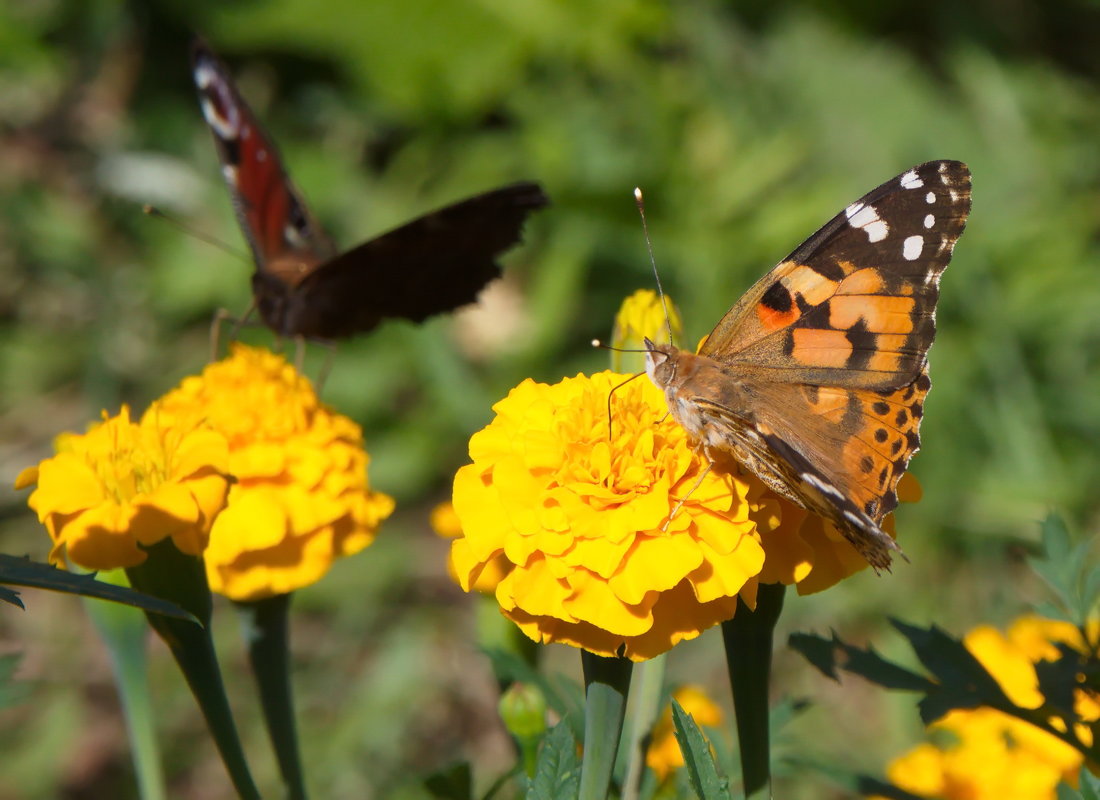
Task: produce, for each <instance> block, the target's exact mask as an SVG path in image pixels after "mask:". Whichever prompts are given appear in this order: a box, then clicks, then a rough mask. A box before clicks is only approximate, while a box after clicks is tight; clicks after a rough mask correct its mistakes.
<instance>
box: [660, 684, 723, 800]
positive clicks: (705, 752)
mask: <svg viewBox="0 0 1100 800" xmlns="http://www.w3.org/2000/svg"><path fill="white" fill-rule="evenodd" d="M672 724H673V725H674V726H675V729H676V741H677V742H679V744H680V752H681V753H683V754H684V767H685V769H687V774H688V780H689V781H690V782H691V789H692V791H693V792H695V796H696V797H697V798H699V800H729V798H730V787H729V778H727V777H726V776H725V775H722V774H721V773H720V772H719V771H718V765H717V764H716V763H715V762H714V755H713V754H712V753H711V750H710V742H708V741H707V737H706V736H704V735H703V732H702V731H701V730H699V726H698V725H696V724H695V719H694V718H693V717H692V716H691V714H688V713H687V712H686V711H684V709H683V708H682V707H681V706H680V704H679V703H677V702H676V701H675V700H673V701H672Z"/></svg>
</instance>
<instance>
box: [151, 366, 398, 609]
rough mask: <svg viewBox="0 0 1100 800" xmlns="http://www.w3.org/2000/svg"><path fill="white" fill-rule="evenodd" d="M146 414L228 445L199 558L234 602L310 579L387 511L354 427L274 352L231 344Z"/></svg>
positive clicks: (355, 547) (359, 543)
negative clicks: (221, 498) (224, 479)
mask: <svg viewBox="0 0 1100 800" xmlns="http://www.w3.org/2000/svg"><path fill="white" fill-rule="evenodd" d="M145 416H146V417H147V418H151V419H158V418H159V419H172V420H196V421H197V420H202V421H203V422H205V423H207V424H208V425H210V427H212V428H214V429H215V430H217V431H219V432H221V433H222V434H223V435H224V436H225V437H226V439H227V440H228V442H229V464H230V470H231V471H232V473H233V475H234V477H235V478H236V483H235V484H234V485H233V488H232V489H231V491H230V493H229V505H228V507H227V508H226V510H225V512H224V513H222V514H221V516H219V518H218V520H217V521H216V523H215V525H214V527H213V529H212V530H211V532H210V543H209V546H208V547H207V549H206V552H205V559H206V574H207V579H208V580H209V582H210V588H211V589H212V590H213V591H215V592H218V593H220V594H224V595H226V596H227V597H230V598H232V599H233V600H241V601H245V600H257V599H261V598H264V597H269V596H272V595H276V594H284V593H286V592H291V591H293V590H295V589H300V588H301V587H303V586H307V585H309V584H310V583H313V582H314V581H316V580H318V579H319V578H321V577H322V576H323V575H324V574H325V573H326V572H327V571H328V569H329V567H331V566H332V563H333V561H334V560H335V559H336V558H338V557H340V556H347V555H351V554H353V553H356V552H358V551H359V550H362V549H363V548H364V547H366V546H367V545H369V544H370V543H371V542H372V541H374V536H375V533H376V531H377V529H378V526H379V524H381V522H382V520H384V519H385V518H386V517H388V516H389V515H390V513H391V512H392V511H393V500H392V499H391V498H390V497H388V496H387V495H384V494H381V493H379V492H374V491H371V488H370V484H369V483H368V481H367V464H368V457H367V453H366V451H364V449H363V435H362V431H361V430H360V428H359V426H358V425H356V424H355V423H354V422H352V421H351V420H350V419H348V418H347V417H345V416H342V415H340V414H337V413H335V412H334V411H332V410H331V409H330V408H328V407H327V406H325V405H324V404H322V403H321V402H320V400H318V398H317V395H316V393H315V392H314V391H313V387H312V385H311V384H310V383H309V381H308V380H307V379H306V378H304V377H303V376H302V375H300V374H299V373H298V372H297V370H295V369H294V368H293V367H292V366H291V365H290V364H288V363H287V362H286V360H285V359H284V358H283V357H282V356H278V355H275V354H273V353H271V352H268V351H266V350H262V349H257V348H251V347H246V346H244V345H240V344H237V345H234V347H233V349H232V352H231V353H230V355H229V357H228V358H226V359H224V360H222V361H219V362H217V363H214V364H210V365H209V366H207V367H206V369H205V370H203V372H202V374H201V375H199V376H193V377H190V378H186V379H185V380H184V381H183V382H182V383H181V384H180V385H179V386H178V387H177V388H176V389H174V390H172V391H171V392H169V393H168V394H167V395H165V396H164V397H163V398H161V399H160V400H159V401H157V403H155V404H154V405H153V406H152V407H151V408H150V409H149V411H147V412H146V415H145Z"/></svg>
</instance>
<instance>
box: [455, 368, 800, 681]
mask: <svg viewBox="0 0 1100 800" xmlns="http://www.w3.org/2000/svg"><path fill="white" fill-rule="evenodd" d="M626 377H628V376H623V375H618V374H615V373H610V372H604V373H599V374H596V375H593V376H591V377H587V376H584V375H578V376H577V377H576V378H567V379H565V380H563V381H561V382H560V383H557V384H555V385H553V386H547V385H545V384H540V383H535V382H534V381H531V380H527V381H524V382H523V383H521V384H520V385H519V386H517V387H516V388H514V389H513V390H512V391H511V392H510V393H509V395H508V396H507V397H506V398H505V399H504V400H501V401H500V402H499V403H497V404H496V405H495V406H494V411H495V412H496V418H495V419H494V420H493V421H492V422H491V423H490V424H489V426H488V427H486V428H484V429H483V430H481V431H480V432H478V433H476V434H474V436H473V437H472V438H471V440H470V457H471V459H472V460H473V463H472V464H469V465H467V466H465V467H463V468H462V469H460V470H459V471H458V473H457V475H456V476H455V484H454V507H455V511H456V513H457V514H458V517H459V520H460V521H461V524H462V530H463V536H462V537H460V538H458V539H456V540H455V542H454V544H453V545H452V555H453V559H454V564H455V568H456V570H457V572H458V578H459V582H460V584H461V585H462V587H463V588H464V589H466V590H467V591H469V589H470V587H471V585H472V584H473V583H474V581H476V579H477V578H478V576H479V575H480V573H481V572H482V571H483V570H484V569H485V568H486V566H487V565H488V564H489V563H490V562H491V561H492V560H493V559H494V558H496V557H498V556H500V555H503V556H504V557H505V558H506V559H507V560H508V562H509V563H510V564H511V571H510V572H508V574H507V575H506V576H505V577H504V578H503V579H502V580H501V581H500V583H499V584H498V585H497V589H496V596H497V601H498V602H499V603H500V606H501V609H502V610H503V612H504V614H505V615H506V616H507V617H508V618H509V619H511V620H513V621H514V622H515V623H516V624H517V625H518V626H519V627H520V628H521V630H523V631H524V633H526V634H527V635H528V636H529V637H531V638H532V639H534V640H536V641H541V642H564V643H567V644H572V645H574V646H577V647H583V648H584V649H586V650H589V651H591V652H593V653H596V654H599V655H606V656H610V655H614V654H619V653H621V654H623V655H625V656H626V657H628V658H631V659H633V660H643V659H646V658H651V657H653V656H655V655H658V654H660V653H662V652H664V651H666V650H668V649H669V648H670V647H672V646H673V645H674V644H676V643H677V642H679V641H681V640H682V639H691V638H694V637H696V636H698V635H699V634H700V633H701V632H702V631H704V630H706V629H707V628H709V627H710V626H712V625H715V624H717V623H718V622H721V621H723V620H725V619H729V618H730V617H732V616H733V612H734V609H735V607H736V602H737V597H738V595H739V594H741V595H742V596H743V597H745V598H746V601H747V602H748V603H749V604H750V606H751V605H753V604H754V603H755V590H756V583H755V578H756V576H757V575H758V574H759V572H760V569H761V567H762V566H763V562H764V550H763V548H762V547H761V544H760V540H761V533H762V532H766V531H768V530H770V529H771V528H772V527H774V526H775V524H776V523H777V522H778V515H777V510H776V508H777V507H776V504H775V502H774V501H773V500H770V499H766V498H762V497H761V496H760V494H759V492H757V491H756V490H755V487H754V486H753V485H750V484H749V483H748V482H747V481H745V480H744V479H742V478H740V477H737V476H735V475H733V474H728V473H720V472H719V471H717V470H712V471H710V472H709V473H708V474H706V475H705V476H703V477H702V480H701V482H700V476H701V475H702V473H703V471H704V469H705V464H704V462H703V461H702V460H701V459H700V458H698V457H697V456H696V454H695V453H693V452H692V450H691V448H690V447H689V446H688V444H687V434H686V433H685V432H684V430H683V428H681V427H680V426H679V425H677V424H676V423H675V422H674V421H673V420H672V419H671V418H668V417H667V415H666V414H665V411H664V400H663V399H662V396H661V394H660V392H659V391H658V390H657V389H656V388H655V387H654V386H652V384H650V383H649V382H648V381H634V382H631V383H629V384H627V385H625V386H622V387H621V388H620V389H619V390H618V391H616V392H615V394H614V398H613V401H612V417H611V424H610V430H609V420H608V414H607V399H608V395H609V393H610V392H611V389H612V387H614V386H616V385H618V384H620V383H622V381H623V380H625V379H626ZM697 483H698V486H696V484H697ZM692 487H695V488H694V490H692ZM685 496H686V501H685V502H684V503H683V505H682V506H680V508H679V509H678V510H677V513H676V514H675V516H673V517H672V518H671V520H670V519H669V515H670V513H671V512H672V511H673V509H674V508H675V507H676V506H677V504H678V502H679V500H680V499H681V498H684V497H685Z"/></svg>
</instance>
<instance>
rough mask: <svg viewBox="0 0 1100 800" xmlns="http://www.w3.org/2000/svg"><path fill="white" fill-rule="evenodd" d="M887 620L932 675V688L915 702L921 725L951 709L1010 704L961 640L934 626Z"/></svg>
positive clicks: (995, 682) (1008, 705) (1005, 705)
mask: <svg viewBox="0 0 1100 800" xmlns="http://www.w3.org/2000/svg"><path fill="white" fill-rule="evenodd" d="M891 622H892V623H893V625H894V627H895V628H897V629H898V630H899V631H900V632H901V633H902V635H904V636H905V638H907V639H908V640H909V644H910V646H911V647H912V648H913V651H914V652H915V653H916V654H917V658H918V659H920V662H921V663H922V664H923V665H924V666H925V667H926V668H927V669H928V671H929V672H931V673H932V676H933V678H935V683H934V688H930V689H928V690H927V692H926V695H925V697H924V699H922V700H921V701H920V703H919V704H918V707H919V709H920V715H921V720H922V721H923V722H924V724H925V725H928V724H930V723H932V722H934V721H936V720H937V719H940V718H941V717H942V716H943V715H944V714H946V713H947V712H948V711H951V710H952V709H955V708H976V707H978V706H980V705H986V706H992V707H993V708H1001V709H1004V708H1008V707H1013V704H1012V702H1011V701H1010V700H1009V699H1008V697H1007V696H1006V695H1005V693H1004V690H1003V689H1001V686H1000V684H998V683H997V681H996V680H995V679H994V678H993V676H992V675H990V674H989V673H988V672H987V671H986V669H985V667H983V666H982V664H981V662H980V661H978V659H976V658H975V657H974V655H973V653H971V652H970V651H969V650H967V649H966V646H965V645H964V644H963V643H962V642H961V641H959V640H958V639H955V638H953V637H951V636H949V635H948V634H947V633H945V632H944V631H943V630H941V629H940V628H938V627H936V626H935V625H933V626H932V627H930V628H927V629H924V628H917V627H915V626H912V625H907V624H906V623H904V622H901V621H899V620H891Z"/></svg>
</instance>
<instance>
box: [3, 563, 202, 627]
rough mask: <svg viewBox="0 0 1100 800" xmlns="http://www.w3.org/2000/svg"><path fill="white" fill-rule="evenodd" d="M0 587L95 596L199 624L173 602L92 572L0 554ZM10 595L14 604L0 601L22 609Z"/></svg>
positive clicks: (17, 600)
mask: <svg viewBox="0 0 1100 800" xmlns="http://www.w3.org/2000/svg"><path fill="white" fill-rule="evenodd" d="M0 584H10V585H13V586H28V587H31V588H34V589H47V590H49V591H51V592H64V593H65V594H77V595H82V596H84V597H94V598H96V599H98V600H110V601H111V602H113V603H123V604H125V605H128V606H134V607H135V608H140V609H142V610H143V611H151V612H153V613H154V614H163V615H164V616H167V617H175V618H176V619H186V620H191V621H193V622H195V623H198V620H197V619H195V617H193V616H192V615H191V614H188V613H187V612H186V611H184V610H183V609H182V608H180V607H179V606H178V605H176V604H175V603H170V602H168V601H167V600H161V599H160V598H158V597H152V596H151V595H148V594H144V593H142V592H138V591H135V590H133V589H130V588H127V587H125V586H115V585H114V584H110V583H104V582H103V581H99V580H96V577H95V573H94V572H93V573H86V574H79V573H75V572H69V571H67V570H63V569H58V568H57V567H55V566H53V565H52V564H42V563H39V562H37V561H31V560H30V559H29V558H25V557H20V556H11V555H6V554H3V553H0ZM5 591H9V590H5ZM10 594H12V595H15V599H14V601H13V600H12V599H10V598H8V597H6V596H4V597H0V599H4V600H8V602H13V603H14V604H15V605H18V606H19V607H20V608H22V607H23V604H22V602H21V601H20V600H19V599H18V594H17V593H15V592H10Z"/></svg>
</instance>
